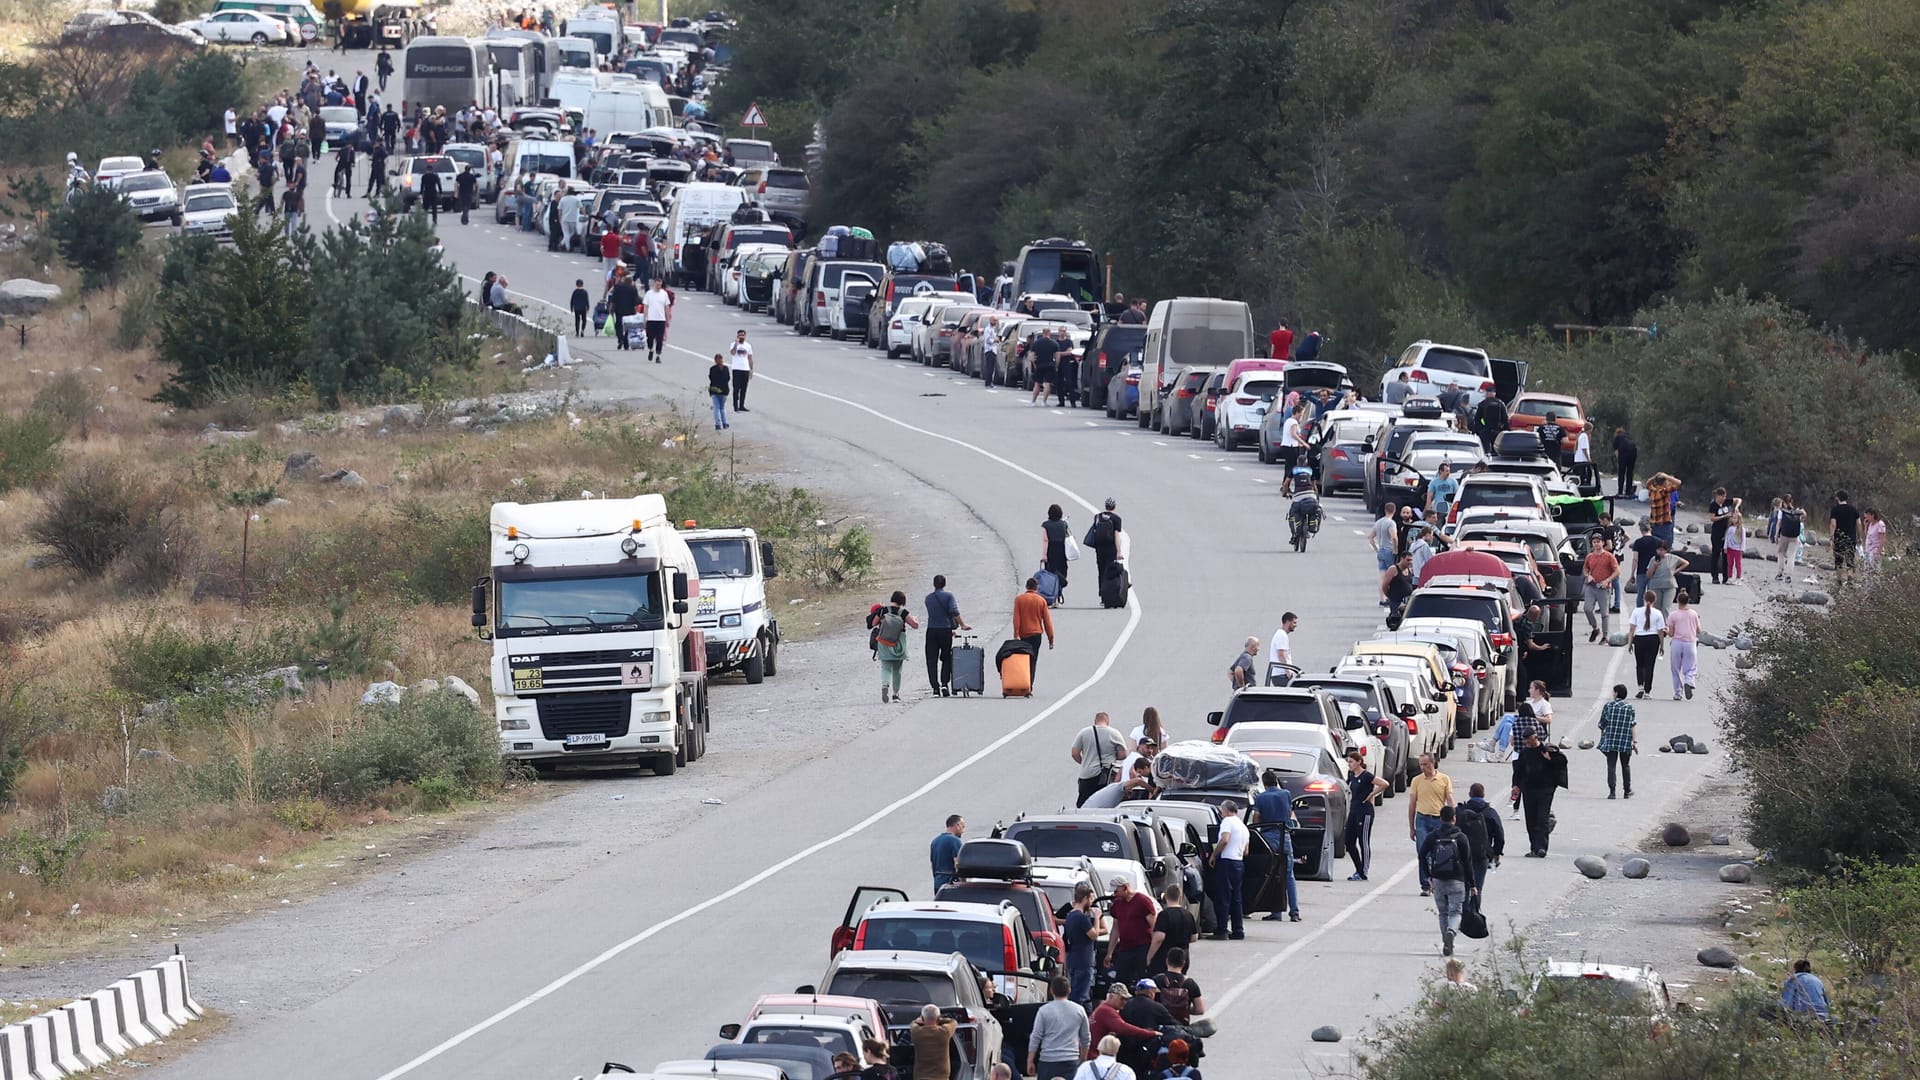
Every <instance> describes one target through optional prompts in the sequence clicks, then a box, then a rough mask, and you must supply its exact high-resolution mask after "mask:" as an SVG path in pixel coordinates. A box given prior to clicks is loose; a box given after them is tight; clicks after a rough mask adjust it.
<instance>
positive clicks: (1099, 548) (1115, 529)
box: [1085, 499, 1120, 578]
mask: <svg viewBox="0 0 1920 1080" xmlns="http://www.w3.org/2000/svg"><path fill="white" fill-rule="evenodd" d="M1119 533H1120V515H1119V514H1116V513H1114V512H1113V500H1112V499H1108V500H1107V508H1106V509H1105V510H1102V511H1100V512H1099V513H1097V514H1095V515H1093V524H1091V525H1089V526H1087V538H1086V541H1085V545H1086V546H1087V547H1090V548H1092V549H1093V565H1094V569H1095V570H1098V571H1099V572H1100V576H1101V577H1103V578H1104V577H1105V576H1106V573H1107V564H1108V563H1111V562H1112V561H1113V557H1114V552H1115V551H1116V550H1117V549H1118V545H1119Z"/></svg>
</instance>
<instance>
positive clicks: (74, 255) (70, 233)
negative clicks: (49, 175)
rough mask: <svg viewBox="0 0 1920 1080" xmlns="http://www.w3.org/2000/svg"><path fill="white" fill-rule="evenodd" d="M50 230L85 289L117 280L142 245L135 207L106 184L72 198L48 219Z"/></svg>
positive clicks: (90, 290) (110, 283) (85, 290)
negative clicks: (78, 273)
mask: <svg viewBox="0 0 1920 1080" xmlns="http://www.w3.org/2000/svg"><path fill="white" fill-rule="evenodd" d="M47 229H48V231H49V232H51V233H52V234H53V239H54V242H55V243H56V244H58V245H59V246H60V258H62V259H64V260H65V261H66V263H67V265H68V266H71V267H73V268H74V269H75V270H78V271H80V288H81V290H82V291H84V292H92V291H93V290H95V289H99V288H103V287H105V286H107V285H112V284H115V283H117V282H118V281H119V280H120V275H121V274H122V273H123V272H124V271H125V270H126V268H127V265H128V263H129V262H130V261H131V260H132V258H133V254H134V252H135V251H136V250H137V249H138V248H139V247H140V231H141V230H140V219H139V218H138V217H136V216H135V215H134V212H133V207H132V206H131V205H129V204H128V203H127V201H126V200H124V199H122V198H121V197H120V196H119V195H118V194H117V193H115V192H113V191H111V190H109V189H107V188H103V187H89V188H87V189H86V190H84V191H82V192H80V193H78V194H77V195H74V196H73V197H71V198H69V199H68V200H67V201H66V203H65V204H64V205H62V206H61V207H60V208H59V209H57V210H55V211H54V212H53V216H52V217H51V218H49V219H48V220H47Z"/></svg>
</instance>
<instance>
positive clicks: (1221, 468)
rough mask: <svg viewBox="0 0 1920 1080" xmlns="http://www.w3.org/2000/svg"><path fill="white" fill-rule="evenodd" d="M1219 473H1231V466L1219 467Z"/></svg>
mask: <svg viewBox="0 0 1920 1080" xmlns="http://www.w3.org/2000/svg"><path fill="white" fill-rule="evenodd" d="M1220 471H1221V472H1232V471H1233V466H1231V465H1222V466H1220Z"/></svg>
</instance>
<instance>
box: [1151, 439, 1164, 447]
mask: <svg viewBox="0 0 1920 1080" xmlns="http://www.w3.org/2000/svg"><path fill="white" fill-rule="evenodd" d="M1153 445H1155V446H1165V445H1167V444H1166V443H1163V442H1161V441H1160V440H1159V439H1155V440H1153Z"/></svg>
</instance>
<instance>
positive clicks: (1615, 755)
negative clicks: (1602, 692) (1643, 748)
mask: <svg viewBox="0 0 1920 1080" xmlns="http://www.w3.org/2000/svg"><path fill="white" fill-rule="evenodd" d="M1635 722H1636V721H1635V719H1634V715H1633V705H1632V703H1631V702H1629V701H1628V700H1627V687H1626V684H1625V683H1615V684H1614V686H1613V700H1611V701H1609V702H1607V703H1606V704H1605V705H1602V706H1601V707H1600V752H1601V753H1602V754H1605V755H1606V756H1607V798H1609V799H1611V798H1613V793H1614V787H1613V772H1614V765H1615V764H1616V763H1617V764H1618V765H1619V767H1620V780H1621V782H1622V783H1623V784H1625V786H1626V790H1627V798H1629V799H1631V798H1633V764H1632V762H1633V752H1634V751H1635V750H1638V749H1639V748H1640V743H1639V740H1638V739H1636V738H1635V737H1634V733H1633V727H1634V724H1635Z"/></svg>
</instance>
